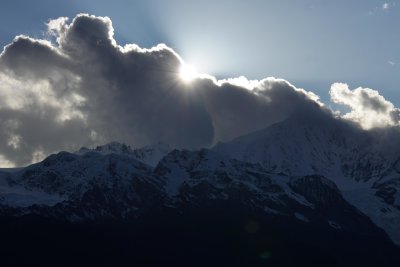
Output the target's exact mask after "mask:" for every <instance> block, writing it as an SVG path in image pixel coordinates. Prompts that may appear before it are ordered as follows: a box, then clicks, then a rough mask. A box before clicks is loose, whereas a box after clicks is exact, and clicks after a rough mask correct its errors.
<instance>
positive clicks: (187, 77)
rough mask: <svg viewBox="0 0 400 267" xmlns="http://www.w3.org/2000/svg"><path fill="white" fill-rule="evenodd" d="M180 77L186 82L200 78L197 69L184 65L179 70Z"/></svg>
mask: <svg viewBox="0 0 400 267" xmlns="http://www.w3.org/2000/svg"><path fill="white" fill-rule="evenodd" d="M179 76H180V78H181V79H182V80H183V81H185V82H191V81H192V80H193V79H195V78H196V77H198V76H199V74H198V72H197V70H196V68H195V67H194V66H193V65H188V64H185V63H183V64H182V65H181V67H180V69H179Z"/></svg>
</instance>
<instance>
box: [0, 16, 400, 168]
mask: <svg viewBox="0 0 400 267" xmlns="http://www.w3.org/2000/svg"><path fill="white" fill-rule="evenodd" d="M48 28H49V33H50V34H51V35H53V37H54V40H55V41H53V42H50V41H46V40H36V39H32V38H29V37H26V36H18V37H16V38H15V39H14V41H13V42H12V43H11V44H9V45H8V46H6V48H5V49H4V51H3V53H2V54H1V57H0V165H3V166H6V165H10V166H11V165H24V164H29V163H31V162H34V161H37V160H39V159H41V158H42V157H43V156H45V155H47V154H49V153H52V152H54V151H59V150H62V149H65V150H75V149H78V148H79V147H81V146H92V145H96V144H102V143H106V142H109V141H120V142H125V143H128V144H130V145H133V146H142V145H146V144H150V143H155V142H158V141H163V142H166V143H169V144H171V145H172V146H174V147H177V148H182V147H185V148H191V149H194V148H199V147H207V146H211V145H213V144H214V143H215V142H217V141H227V140H230V139H232V138H234V137H237V136H240V135H242V134H246V133H249V132H252V131H254V130H257V129H261V128H263V127H266V126H268V125H270V124H272V123H275V122H278V121H281V120H283V119H285V118H287V117H289V116H291V115H292V114H293V113H296V114H298V113H305V114H314V113H315V112H324V113H328V114H331V116H334V115H333V113H331V111H330V110H328V109H327V108H326V107H325V106H324V105H323V104H322V103H320V102H319V100H318V97H317V96H316V95H315V94H313V93H311V92H307V91H305V90H303V89H298V88H295V87H294V86H293V85H291V84H290V83H289V82H287V81H285V80H282V79H275V78H267V79H264V80H261V81H247V80H246V79H245V78H243V77H241V78H237V79H229V80H224V81H217V80H216V79H215V78H214V77H211V76H202V77H199V78H197V79H194V80H193V81H191V82H190V83H189V82H187V81H183V80H182V79H181V78H180V76H179V69H180V67H181V65H182V64H183V60H182V59H181V58H180V57H179V55H178V54H177V53H176V52H174V51H173V50H172V49H171V48H169V47H167V46H166V45H162V44H161V45H158V46H156V47H153V48H151V49H142V48H140V47H138V46H137V45H134V44H130V45H125V46H124V47H122V46H119V45H118V44H117V43H116V41H115V40H114V38H113V27H112V22H111V20H110V19H109V18H107V17H95V16H89V15H84V14H82V15H78V16H76V17H75V18H74V19H73V20H72V21H69V20H68V19H67V18H59V19H55V20H51V21H50V22H49V23H48ZM333 91H334V92H336V93H335V95H334V99H335V101H336V102H338V103H342V104H346V105H349V106H350V107H351V108H354V110H356V112H363V109H359V108H358V106H354V105H351V104H349V103H348V102H346V101H344V100H341V99H343V98H342V97H343V94H344V93H347V94H348V93H349V92H347V91H343V90H342V91H340V90H336V89H334V90H333ZM350 93H351V92H350ZM367 96H371V95H370V94H369V93H368V94H367ZM356 97H358V96H354V97H353V99H356ZM367 98H368V97H367ZM377 100H381V99H378V98H377ZM371 101H373V99H371ZM371 101H358V102H357V103H358V104H357V105H364V106H368V107H367V108H368V109H379V110H382V112H383V109H384V108H385V107H381V106H379V105H378V104H379V103H376V105H375V104H374V103H375V102H371ZM378 102H379V101H378ZM377 105H378V106H377ZM389 108H390V107H389ZM392 109H393V107H392ZM384 112H386V113H385V114H386V115H387V116H392V117H393V118H394V119H397V117H398V116H397V117H396V116H395V115H396V114H397V113H396V114H394V113H393V114H392V113H391V112H390V111H388V110H386V109H385V111H384ZM360 116H362V115H360ZM347 117H348V118H349V119H353V118H355V120H356V121H360V117H359V116H358V117H357V116H347ZM395 117H396V118H395ZM369 126H371V125H369Z"/></svg>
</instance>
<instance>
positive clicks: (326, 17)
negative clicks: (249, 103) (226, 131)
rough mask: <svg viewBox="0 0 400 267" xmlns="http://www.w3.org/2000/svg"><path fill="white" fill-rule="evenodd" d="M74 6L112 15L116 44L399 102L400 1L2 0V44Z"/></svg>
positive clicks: (225, 72) (40, 28) (40, 31)
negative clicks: (161, 49)
mask: <svg viewBox="0 0 400 267" xmlns="http://www.w3.org/2000/svg"><path fill="white" fill-rule="evenodd" d="M80 12H85V13H90V14H94V15H101V16H109V17H110V18H111V19H112V21H113V25H114V28H115V35H116V36H115V37H116V39H117V41H118V42H119V43H121V44H125V43H136V44H139V45H140V46H143V47H150V46H153V45H155V44H158V43H160V42H163V43H166V44H167V45H169V46H171V47H172V48H174V49H175V50H176V51H177V52H178V53H179V54H180V55H181V56H182V57H183V58H184V59H185V60H186V61H187V62H189V63H191V64H193V65H195V66H196V67H197V69H198V70H199V71H201V72H207V73H210V74H212V75H215V76H217V77H221V78H226V77H234V76H239V75H244V76H246V77H248V78H251V79H261V78H264V77H267V76H275V77H280V78H284V79H287V80H288V81H290V82H291V83H293V84H294V85H296V86H297V87H303V88H305V89H307V90H311V91H313V92H316V93H317V94H319V95H320V96H321V97H322V99H323V100H324V101H325V102H328V91H329V88H330V85H331V84H332V83H333V82H345V83H348V84H349V85H350V87H351V88H355V87H358V86H363V87H369V88H373V89H376V90H379V91H380V93H381V94H382V95H383V96H384V97H386V98H387V99H388V100H390V101H392V102H393V103H394V104H395V105H396V106H400V95H399V94H398V93H397V89H398V88H399V87H400V75H399V74H400V53H399V51H398V49H399V47H400V30H399V26H400V1H375V0H370V1H365V0H364V1H342V0H339V1H323V0H303V1H282V0H279V1H262V0H260V1H259V0H253V1H243V0H241V1H239V0H219V1H211V0H210V1H179V0H169V1H164V0H146V1H129V0H125V1H122V0H121V1H102V0H100V1H99V0H96V1H95V0H79V1H78V0H70V1H66V0H65V1H64V0H59V1H54V0H36V1H22V0H3V1H2V8H1V10H0V25H1V26H0V44H1V45H2V46H4V45H5V44H7V43H9V42H10V41H11V40H12V39H13V37H14V36H15V35H18V34H28V35H30V36H33V37H37V38H45V37H46V36H45V34H44V32H45V29H46V27H45V25H44V24H45V22H46V21H47V20H48V19H49V18H56V17H60V16H68V17H70V18H72V17H74V16H75V15H76V14H77V13H80Z"/></svg>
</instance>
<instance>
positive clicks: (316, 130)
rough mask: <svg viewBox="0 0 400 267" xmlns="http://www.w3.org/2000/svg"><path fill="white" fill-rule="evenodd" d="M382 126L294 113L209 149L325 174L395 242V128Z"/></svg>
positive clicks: (398, 199) (272, 167)
mask: <svg viewBox="0 0 400 267" xmlns="http://www.w3.org/2000/svg"><path fill="white" fill-rule="evenodd" d="M382 132H383V131H382ZM382 132H381V131H380V130H379V129H378V130H374V131H372V130H371V131H364V130H361V129H359V128H357V127H356V126H354V125H352V124H350V123H348V122H345V121H341V120H338V119H333V118H331V119H329V118H324V119H323V120H319V119H318V118H312V119H310V118H306V119H305V118H302V117H301V116H294V117H292V118H289V119H288V120H286V121H283V122H280V123H277V124H274V125H272V126H270V127H268V128H266V129H263V130H260V131H257V132H255V133H251V134H249V135H246V136H242V137H239V138H237V139H234V140H232V141H231V142H228V143H219V144H217V145H216V146H215V147H214V148H213V150H214V151H216V152H218V153H221V154H223V155H226V156H228V157H231V158H235V159H238V160H241V161H245V162H251V163H258V164H260V165H261V166H263V167H264V168H266V169H267V170H269V171H271V172H275V173H284V174H286V175H310V174H319V175H323V176H325V177H327V178H328V179H329V180H331V181H333V182H334V183H335V184H336V185H337V186H338V187H339V189H340V190H341V192H342V194H343V196H344V197H345V198H346V200H347V201H348V202H349V203H351V204H352V205H354V206H356V207H357V208H358V209H359V210H361V211H362V212H364V213H365V214H367V215H368V216H369V217H370V218H371V219H372V220H373V221H374V222H375V223H376V224H377V225H378V226H379V227H382V228H383V229H385V230H386V231H387V233H388V234H389V235H390V236H391V237H392V239H393V241H395V242H396V243H397V244H400V209H399V203H400V195H399V193H398V192H399V191H400V187H399V185H400V172H399V171H398V170H399V169H400V168H399V161H400V134H399V133H400V132H399V129H396V128H393V129H392V131H386V132H385V135H383V133H382Z"/></svg>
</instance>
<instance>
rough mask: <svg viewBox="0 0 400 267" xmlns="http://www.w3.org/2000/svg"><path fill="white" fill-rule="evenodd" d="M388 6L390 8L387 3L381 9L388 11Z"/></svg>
mask: <svg viewBox="0 0 400 267" xmlns="http://www.w3.org/2000/svg"><path fill="white" fill-rule="evenodd" d="M390 6H391V5H390V4H389V3H383V5H382V9H383V10H389V8H390Z"/></svg>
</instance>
